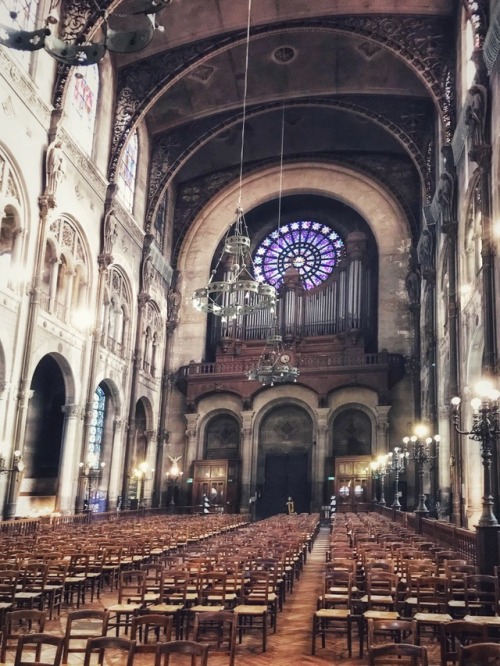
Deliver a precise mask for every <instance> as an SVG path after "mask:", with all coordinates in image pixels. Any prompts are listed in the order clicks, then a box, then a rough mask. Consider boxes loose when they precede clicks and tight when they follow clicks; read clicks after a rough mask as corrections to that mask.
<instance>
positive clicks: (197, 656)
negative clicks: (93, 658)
mask: <svg viewBox="0 0 500 666" xmlns="http://www.w3.org/2000/svg"><path fill="white" fill-rule="evenodd" d="M208 647H209V646H208V645H206V644H205V643H197V642H196V641H170V643H158V646H157V648H156V656H155V666H162V664H163V666H169V664H170V657H171V655H175V654H181V655H189V656H191V666H207V660H208ZM84 666H85V665H84ZM127 666H128V665H127Z"/></svg>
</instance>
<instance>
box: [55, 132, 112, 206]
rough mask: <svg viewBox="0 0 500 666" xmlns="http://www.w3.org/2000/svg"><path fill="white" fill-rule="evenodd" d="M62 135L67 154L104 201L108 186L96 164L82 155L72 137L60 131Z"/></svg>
mask: <svg viewBox="0 0 500 666" xmlns="http://www.w3.org/2000/svg"><path fill="white" fill-rule="evenodd" d="M60 133H61V136H62V138H63V141H64V147H65V153H66V155H67V156H68V157H69V159H70V160H71V162H72V163H73V165H74V166H75V168H76V170H77V171H78V173H79V175H80V176H82V177H85V179H86V181H87V183H88V184H89V185H90V186H91V187H92V189H93V190H94V192H95V193H96V194H97V195H98V196H99V197H100V198H102V199H104V198H105V196H106V190H107V186H108V182H107V180H106V179H105V178H104V176H103V175H102V174H101V173H100V171H99V170H98V169H97V168H96V167H95V164H94V162H92V161H91V160H89V159H88V157H87V156H86V155H85V154H84V153H82V151H81V150H80V148H79V146H78V145H77V144H76V143H75V142H74V141H73V139H72V138H71V136H70V135H69V134H68V133H67V132H66V131H65V130H63V129H61V130H60Z"/></svg>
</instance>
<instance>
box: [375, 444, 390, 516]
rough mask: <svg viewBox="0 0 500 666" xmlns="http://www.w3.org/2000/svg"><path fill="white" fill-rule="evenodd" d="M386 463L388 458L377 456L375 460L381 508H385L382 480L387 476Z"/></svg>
mask: <svg viewBox="0 0 500 666" xmlns="http://www.w3.org/2000/svg"><path fill="white" fill-rule="evenodd" d="M387 461H388V456H387V455H385V456H379V457H378V458H377V464H378V475H379V478H380V501H379V504H380V505H381V506H385V504H386V502H385V489H384V485H385V483H384V480H385V477H386V476H387Z"/></svg>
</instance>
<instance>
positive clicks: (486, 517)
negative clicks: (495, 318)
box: [451, 380, 500, 526]
mask: <svg viewBox="0 0 500 666" xmlns="http://www.w3.org/2000/svg"><path fill="white" fill-rule="evenodd" d="M477 390H478V393H479V394H480V396H481V397H475V398H473V399H472V400H471V405H472V409H473V410H474V411H473V415H472V425H471V428H470V430H461V429H460V402H461V400H460V398H459V397H455V398H452V400H451V404H452V406H453V425H454V427H455V430H456V431H457V432H458V433H459V434H460V435H467V436H468V437H469V439H472V440H473V441H475V442H480V443H481V458H482V463H483V501H482V506H483V511H482V514H481V517H480V519H479V523H478V524H479V525H481V526H494V525H498V520H497V519H496V516H495V514H494V511H493V505H494V501H493V494H492V482H491V465H492V458H493V449H494V446H495V443H496V439H497V437H498V435H500V423H499V415H498V409H499V398H500V391H498V390H496V389H494V388H493V386H492V384H491V383H490V382H489V381H486V380H485V381H482V382H480V383H479V384H478V386H477Z"/></svg>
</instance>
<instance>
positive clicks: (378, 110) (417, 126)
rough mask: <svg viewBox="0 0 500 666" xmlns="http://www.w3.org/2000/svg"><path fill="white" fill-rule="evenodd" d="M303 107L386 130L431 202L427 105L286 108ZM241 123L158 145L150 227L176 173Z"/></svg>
mask: <svg viewBox="0 0 500 666" xmlns="http://www.w3.org/2000/svg"><path fill="white" fill-rule="evenodd" d="M281 105H282V103H281V102H273V103H269V104H262V105H258V106H254V107H253V108H252V109H251V110H250V111H249V112H248V111H247V112H246V117H247V118H248V119H250V118H252V117H253V116H256V115H259V114H262V113H264V112H269V111H272V110H273V109H278V108H281ZM304 106H327V107H331V108H334V109H343V110H346V111H350V112H352V113H355V114H359V115H361V116H363V117H368V118H370V119H372V120H373V121H374V122H376V123H377V124H379V125H381V126H383V127H385V128H386V129H387V130H388V131H389V132H391V133H392V134H393V135H395V136H396V137H397V138H398V139H399V140H400V141H401V142H402V143H403V144H404V145H405V146H406V147H407V149H408V151H409V153H410V154H411V155H412V157H413V159H414V160H415V162H416V163H417V164H418V166H419V169H420V172H421V177H422V179H423V181H424V182H425V185H426V193H427V199H428V201H430V199H431V195H432V190H433V187H434V180H435V176H434V160H433V159H430V156H431V155H433V153H434V138H433V131H432V128H431V127H430V126H429V124H428V121H427V119H428V118H430V117H432V114H429V112H428V109H427V108H426V106H427V105H426V104H416V103H415V102H408V103H405V102H401V103H398V104H397V105H394V107H393V109H392V113H391V111H389V112H387V109H386V108H384V107H383V106H382V103H377V102H376V101H372V103H371V105H370V107H366V106H360V105H358V104H356V103H354V102H352V101H350V100H349V98H343V99H325V98H309V99H308V100H307V102H305V101H304V100H296V101H290V102H289V103H288V106H287V108H288V109H290V108H292V109H293V108H294V107H304ZM388 114H389V115H388ZM241 121H242V114H241V112H240V111H237V112H234V111H233V112H228V113H224V114H220V115H218V116H217V117H216V118H211V119H204V120H203V121H200V122H199V123H196V124H194V123H191V124H190V126H189V128H186V126H183V127H180V128H176V129H175V130H173V131H172V132H170V133H169V134H168V135H167V136H166V137H165V138H164V139H163V140H162V141H160V142H158V143H157V144H156V146H155V148H154V149H153V155H152V158H151V172H150V173H151V176H150V188H149V195H148V207H147V213H146V219H147V220H148V221H149V223H150V224H151V221H152V219H153V218H154V212H155V208H156V206H157V204H158V201H159V199H160V198H161V196H162V195H163V192H164V191H165V188H166V187H168V183H169V179H171V178H173V176H174V175H175V173H176V172H177V171H178V170H179V169H180V168H181V166H182V165H183V164H184V163H185V162H186V161H187V160H188V159H189V158H190V157H191V156H192V154H193V153H194V152H195V151H196V150H197V149H198V148H199V147H200V146H201V145H203V144H204V143H206V142H208V141H209V140H211V139H213V138H214V137H216V136H217V135H219V136H220V135H222V134H224V132H227V130H228V129H229V128H231V127H234V126H236V125H238V124H240V123H241ZM193 136H194V139H193V138H192V137H193ZM188 137H189V139H188ZM188 141H189V143H188Z"/></svg>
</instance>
